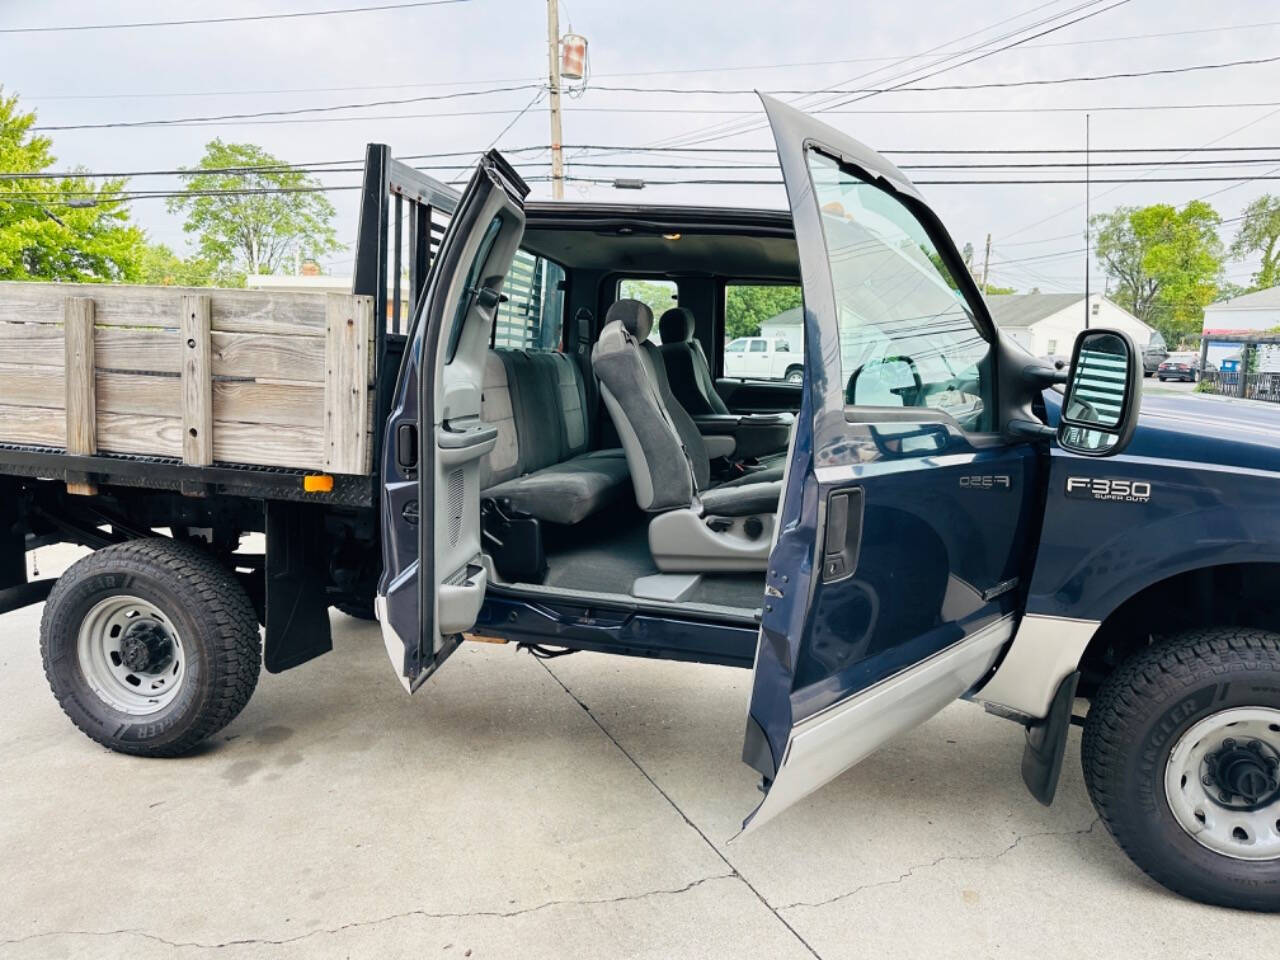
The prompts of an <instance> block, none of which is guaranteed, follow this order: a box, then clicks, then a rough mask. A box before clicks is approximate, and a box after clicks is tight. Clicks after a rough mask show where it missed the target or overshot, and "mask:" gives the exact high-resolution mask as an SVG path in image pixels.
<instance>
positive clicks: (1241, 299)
mask: <svg viewBox="0 0 1280 960" xmlns="http://www.w3.org/2000/svg"><path fill="white" fill-rule="evenodd" d="M1204 310H1205V313H1208V312H1209V311H1210V310H1212V311H1213V312H1214V313H1217V312H1218V311H1220V310H1280V287H1268V288H1267V289H1266V290H1255V291H1254V292H1253V293H1242V294H1241V295H1240V296H1238V297H1232V298H1231V299H1230V300H1223V301H1222V302H1221V303H1211V304H1209V305H1208V306H1207V307H1205V308H1204Z"/></svg>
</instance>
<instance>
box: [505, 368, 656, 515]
mask: <svg viewBox="0 0 1280 960" xmlns="http://www.w3.org/2000/svg"><path fill="white" fill-rule="evenodd" d="M482 389H483V392H482V397H481V403H480V411H481V413H480V415H481V417H482V418H483V419H484V420H485V421H487V422H488V423H491V424H493V425H494V426H495V427H497V428H498V443H497V445H496V446H495V447H494V449H493V451H492V452H491V453H490V454H488V455H487V456H486V458H485V460H484V463H483V464H482V470H481V482H480V486H481V496H483V497H486V498H490V499H495V500H497V499H502V500H507V501H509V502H510V505H511V507H512V509H514V510H517V511H519V512H520V513H525V514H529V515H530V516H534V517H537V518H538V519H540V520H545V521H547V522H550V523H562V524H573V523H579V522H581V521H582V520H584V519H586V518H587V517H589V516H591V515H592V514H593V513H596V512H598V511H600V510H603V509H605V508H606V507H608V506H610V505H612V504H614V503H616V502H617V501H618V500H619V499H620V498H621V497H622V496H623V495H624V494H625V493H626V491H627V490H628V488H629V487H630V485H631V483H630V475H629V473H628V469H627V461H626V458H625V456H624V455H623V452H622V451H621V450H618V449H612V450H590V449H589V447H590V444H591V440H592V437H593V436H594V434H595V431H594V430H593V429H592V427H593V424H592V423H591V417H590V410H591V405H590V404H589V403H588V401H587V384H586V383H585V376H584V374H583V372H582V368H581V367H580V366H579V365H578V364H577V362H576V361H575V360H574V358H573V357H571V356H569V355H568V354H564V353H559V352H557V351H533V350H529V351H526V350H513V349H498V350H490V351H489V355H488V357H487V358H486V361H485V370H484V385H483V388H482Z"/></svg>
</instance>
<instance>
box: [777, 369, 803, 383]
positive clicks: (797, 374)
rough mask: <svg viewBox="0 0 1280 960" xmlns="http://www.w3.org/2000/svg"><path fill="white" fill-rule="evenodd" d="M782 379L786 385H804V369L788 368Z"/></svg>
mask: <svg viewBox="0 0 1280 960" xmlns="http://www.w3.org/2000/svg"><path fill="white" fill-rule="evenodd" d="M782 379H783V380H785V381H786V382H787V383H804V367H788V368H787V372H786V373H785V374H783V376H782Z"/></svg>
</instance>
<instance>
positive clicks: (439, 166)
mask: <svg viewBox="0 0 1280 960" xmlns="http://www.w3.org/2000/svg"><path fill="white" fill-rule="evenodd" d="M504 132H505V131H504ZM499 136H501V134H499ZM491 147H492V144H489V145H488V146H486V147H482V148H477V149H475V150H466V151H463V150H459V151H451V152H449V153H441V154H413V155H407V156H404V157H399V158H397V159H400V160H402V161H408V160H413V159H438V158H443V157H447V156H457V157H465V158H466V159H465V160H463V161H462V162H459V163H425V164H415V165H414V167H415V169H417V170H459V169H463V168H469V167H471V166H474V160H473V159H472V158H474V157H476V156H477V155H478V154H483V153H484V152H485V151H486V150H488V149H490V148H491ZM545 149H546V148H545V147H518V148H515V150H508V151H505V152H507V153H514V152H517V151H523V152H530V151H540V150H545ZM1177 149H1180V148H1169V147H1151V148H1140V147H1134V148H1125V149H1124V150H1122V151H1113V152H1124V153H1130V152H1147V151H1156V150H1159V151H1166V150H1177ZM1207 149H1213V148H1207ZM1223 149H1235V148H1223ZM1239 149H1257V150H1267V151H1270V152H1273V153H1274V152H1280V147H1256V148H1239ZM770 152H772V151H770ZM899 152H900V153H904V154H912V155H919V154H924V155H939V154H965V153H968V152H969V151H960V150H936V151H930V150H922V151H914V150H912V151H899ZM973 152H974V153H975V154H982V155H991V154H994V153H1004V152H1008V153H1015V154H1020V155H1026V154H1038V153H1041V152H1046V153H1056V152H1059V151H1052V150H1048V151H1037V150H1016V151H990V150H981V151H973ZM1062 152H1068V151H1062ZM1097 152H1102V151H1097ZM1277 159H1280V158H1277V157H1274V156H1270V157H1256V158H1251V157H1229V158H1225V159H1221V160H1100V161H1095V162H1092V163H1089V164H1085V163H1082V162H1080V161H1055V162H1035V163H1023V162H999V163H983V162H970V163H903V164H899V169H901V170H955V171H963V170H1023V169H1026V170H1036V169H1079V168H1082V167H1085V166H1086V165H1088V166H1091V167H1125V168H1129V167H1159V168H1161V169H1163V168H1165V167H1175V166H1196V167H1212V166H1250V165H1256V164H1268V163H1275V162H1276V161H1277ZM570 162H571V163H572V164H573V165H574V166H576V167H580V168H587V169H605V170H777V169H778V165H777V164H776V163H746V162H744V163H697V162H694V163H646V162H635V163H608V162H598V161H594V160H582V159H575V160H572V161H570ZM514 163H515V165H516V166H525V165H527V164H528V161H522V160H520V159H518V158H517V159H516V160H515V161H514ZM363 169H364V166H363V164H361V163H360V161H358V160H316V161H312V162H309V163H272V164H261V165H246V166H228V167H175V168H170V169H161V170H115V171H96V170H57V171H52V170H51V171H0V180H81V179H83V180H95V179H113V180H114V179H127V178H131V177H162V176H177V177H192V176H204V175H215V176H244V175H253V174H273V173H360V172H361V171H363ZM1248 178H1249V177H1248V176H1241V177H1240V179H1241V180H1244V179H1248ZM1034 182H1041V181H1034ZM1073 182H1074V181H1073ZM1143 182H1145V181H1143ZM1152 182H1158V181H1152ZM1067 236H1075V234H1068V235H1067ZM1022 242H1023V243H1041V242H1044V241H1040V240H1029V241H1022ZM1005 246H1017V244H1005Z"/></svg>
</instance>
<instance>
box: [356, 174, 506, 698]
mask: <svg viewBox="0 0 1280 960" xmlns="http://www.w3.org/2000/svg"><path fill="white" fill-rule="evenodd" d="M527 192H528V187H527V186H525V184H524V182H523V181H522V180H520V178H519V176H518V175H517V174H516V173H515V171H514V170H512V169H511V168H510V167H509V166H508V165H507V163H506V161H505V160H503V159H502V157H501V156H500V155H498V154H497V153H493V152H491V153H489V154H488V155H486V156H485V157H484V159H483V160H482V161H481V164H480V167H479V168H478V169H477V171H476V173H475V175H474V176H473V177H472V179H471V183H470V184H469V185H468V187H467V189H466V191H465V192H464V193H463V195H462V199H461V200H460V201H459V204H458V209H457V211H456V212H455V214H454V216H453V220H452V221H451V222H450V224H449V228H448V230H447V231H446V232H445V236H444V238H443V239H442V240H441V245H440V252H439V254H438V255H437V257H436V260H435V263H434V264H433V265H432V268H431V274H430V276H429V277H428V281H427V290H426V294H425V296H424V297H423V298H422V302H421V304H420V306H419V309H418V314H417V316H415V318H414V324H413V328H412V331H411V333H410V338H409V349H408V351H407V353H406V355H405V360H404V363H403V364H402V367H401V374H400V378H399V381H398V382H397V385H396V404H395V407H394V408H393V410H392V414H391V416H390V418H389V420H388V423H387V427H386V430H387V433H386V440H385V443H384V444H383V451H384V455H383V464H382V471H383V499H382V524H383V574H382V580H381V582H380V584H379V589H378V597H377V602H376V606H377V612H378V619H379V620H380V621H381V623H382V633H383V642H384V643H385V644H386V647H387V654H388V656H389V657H390V658H391V662H392V665H393V666H394V667H395V668H396V672H397V674H398V676H399V677H400V680H401V683H403V684H404V686H405V687H406V689H416V687H417V686H418V685H420V684H421V683H422V682H423V681H424V680H426V678H427V677H428V676H430V675H431V673H432V672H434V671H435V669H436V668H438V667H439V665H440V664H441V663H443V662H444V660H445V658H446V657H448V655H449V654H450V653H451V652H452V651H453V650H454V649H456V647H457V645H458V643H459V642H460V641H461V634H462V632H463V631H465V630H468V629H470V628H471V627H472V626H473V625H474V624H475V620H476V616H477V615H478V614H479V611H480V607H481V605H482V604H483V602H484V595H485V589H486V587H487V586H488V574H487V571H486V569H485V567H484V565H483V564H482V563H481V550H480V484H481V467H482V462H483V458H484V457H485V455H486V454H488V453H489V451H491V450H492V449H493V447H494V445H495V444H496V442H497V429H496V428H495V427H494V426H492V425H490V424H487V423H484V422H483V421H482V420H481V419H480V401H481V385H482V384H483V382H484V381H483V370H484V362H485V354H486V352H487V350H488V345H489V334H490V330H491V329H492V326H493V323H494V321H495V317H496V312H497V307H498V304H499V302H500V298H501V293H502V282H503V279H504V277H505V276H506V273H507V270H508V268H509V267H510V265H511V259H512V257H514V255H515V251H516V248H517V247H518V245H519V242H520V238H521V235H522V234H523V232H524V213H523V209H522V201H523V199H524V196H525V195H526V194H527Z"/></svg>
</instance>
